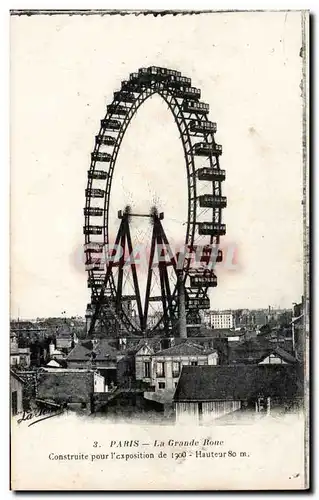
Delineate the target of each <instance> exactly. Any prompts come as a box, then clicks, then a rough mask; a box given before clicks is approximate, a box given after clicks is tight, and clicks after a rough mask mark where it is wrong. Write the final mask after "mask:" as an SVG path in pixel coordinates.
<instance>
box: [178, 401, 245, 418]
mask: <svg viewBox="0 0 319 500" xmlns="http://www.w3.org/2000/svg"><path fill="white" fill-rule="evenodd" d="M240 408H241V402H240V401H206V402H178V403H175V412H176V422H177V423H179V424H183V423H185V424H189V423H196V424H199V423H202V424H209V423H211V422H212V421H213V420H216V419H217V418H220V417H222V416H224V415H227V414H228V413H232V412H234V411H237V410H239V409H240Z"/></svg>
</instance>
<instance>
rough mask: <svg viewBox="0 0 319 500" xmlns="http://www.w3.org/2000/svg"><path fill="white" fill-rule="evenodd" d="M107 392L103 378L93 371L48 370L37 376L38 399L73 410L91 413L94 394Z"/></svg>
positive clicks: (39, 372)
mask: <svg viewBox="0 0 319 500" xmlns="http://www.w3.org/2000/svg"><path fill="white" fill-rule="evenodd" d="M107 391H108V387H107V385H106V384H105V380H104V377H102V376H101V375H100V374H99V373H98V372H96V371H95V370H88V369H87V370H84V369H63V368H57V369H55V370H54V369H52V368H51V369H50V368H49V369H42V370H41V371H38V374H37V391H36V397H37V398H38V399H41V400H44V401H51V402H53V403H56V404H58V405H66V406H67V407H68V408H71V409H75V410H77V409H80V410H85V412H88V413H91V411H92V400H93V395H94V393H102V392H107Z"/></svg>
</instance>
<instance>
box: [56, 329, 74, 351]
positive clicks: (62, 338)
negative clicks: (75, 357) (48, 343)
mask: <svg viewBox="0 0 319 500" xmlns="http://www.w3.org/2000/svg"><path fill="white" fill-rule="evenodd" d="M72 347H73V335H72V333H71V331H70V329H69V328H67V326H65V327H63V328H60V329H59V330H58V331H57V334H56V348H57V349H58V350H63V351H64V352H70V351H71V349H72Z"/></svg>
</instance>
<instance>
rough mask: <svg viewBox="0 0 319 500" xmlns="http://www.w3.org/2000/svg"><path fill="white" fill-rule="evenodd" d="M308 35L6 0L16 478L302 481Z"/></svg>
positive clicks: (283, 27) (247, 18)
mask: <svg viewBox="0 0 319 500" xmlns="http://www.w3.org/2000/svg"><path fill="white" fill-rule="evenodd" d="M308 30H309V13H308V11H258V12H257V11H256V12H255V11H229V12H228V11H222V12H220V11H218V12H217V11H205V12H201V11H192V12H188V11H186V10H185V11H170V12H168V11H107V10H104V11H95V10H87V11H80V10H75V11H68V10H63V11H62V10H61V11H59V10H55V11H39V10H33V11H32V10H31V11H30V10H29V11H26V10H20V11H19V10H15V11H11V13H10V32H11V33H10V37H11V43H10V44H11V48H10V51H11V53H10V72H11V75H10V91H11V108H10V109H11V111H10V134H11V143H10V144H11V146H10V161H11V165H10V169H11V314H10V316H11V317H10V404H11V489H12V490H15V491H31V490H32V491H52V490H54V491H71V490H76V491H88V490H90V491H91V490H100V491H129V490H130V491H132V490H133V491H134V490H136V491H156V490H167V491H176V490H179V491H189V490H192V491H220V490H224V491H225V490H226V491H234V490H278V491H279V490H305V489H308V488H309V480H310V479H309V197H308V180H309V173H308V170H309V167H308V153H309V144H308V142H309V132H308V128H309V120H308V114H309V107H308V97H309V68H308V66H309V33H308Z"/></svg>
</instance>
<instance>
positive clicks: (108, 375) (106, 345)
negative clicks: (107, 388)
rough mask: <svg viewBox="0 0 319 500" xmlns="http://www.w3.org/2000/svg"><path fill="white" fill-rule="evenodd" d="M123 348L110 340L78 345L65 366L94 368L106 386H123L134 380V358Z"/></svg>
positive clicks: (68, 357) (115, 341)
mask: <svg viewBox="0 0 319 500" xmlns="http://www.w3.org/2000/svg"><path fill="white" fill-rule="evenodd" d="M124 347H125V346H124ZM124 347H123V346H120V345H119V342H118V341H117V340H112V339H98V340H95V339H94V340H92V341H87V342H82V343H78V344H76V345H75V347H74V348H73V349H72V351H71V352H70V353H69V354H68V356H67V358H66V361H67V366H68V368H94V369H96V370H98V371H99V372H100V373H101V375H103V377H104V378H105V380H106V383H107V384H108V385H111V384H112V385H117V384H120V385H125V384H127V383H128V381H129V380H133V379H134V362H133V361H134V356H133V355H132V354H131V351H130V350H129V349H125V348H124Z"/></svg>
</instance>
